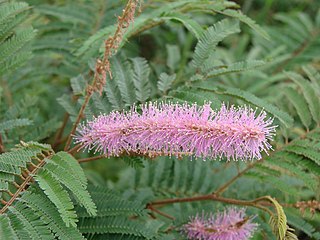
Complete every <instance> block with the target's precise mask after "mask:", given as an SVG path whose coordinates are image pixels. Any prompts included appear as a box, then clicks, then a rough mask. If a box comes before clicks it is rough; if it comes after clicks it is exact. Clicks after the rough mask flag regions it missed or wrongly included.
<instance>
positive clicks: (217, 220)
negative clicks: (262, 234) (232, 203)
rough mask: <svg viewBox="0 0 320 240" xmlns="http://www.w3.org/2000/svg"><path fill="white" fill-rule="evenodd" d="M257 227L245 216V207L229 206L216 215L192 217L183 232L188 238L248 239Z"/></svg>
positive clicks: (216, 239)
mask: <svg viewBox="0 0 320 240" xmlns="http://www.w3.org/2000/svg"><path fill="white" fill-rule="evenodd" d="M257 227H258V224H256V223H252V219H251V218H248V217H246V216H245V209H236V208H229V209H227V210H225V211H224V212H222V213H217V214H216V215H209V216H208V215H205V214H202V216H201V217H200V216H199V215H197V216H196V217H191V218H190V221H189V222H188V223H187V224H185V225H183V227H182V233H183V234H185V235H186V236H187V238H188V239H197V240H222V239H226V240H247V239H249V238H250V237H252V235H253V232H254V231H255V230H256V229H257Z"/></svg>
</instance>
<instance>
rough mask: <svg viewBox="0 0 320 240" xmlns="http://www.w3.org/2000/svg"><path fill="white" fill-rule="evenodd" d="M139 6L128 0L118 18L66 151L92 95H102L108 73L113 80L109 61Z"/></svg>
mask: <svg viewBox="0 0 320 240" xmlns="http://www.w3.org/2000/svg"><path fill="white" fill-rule="evenodd" d="M138 4H139V0H128V2H127V4H126V6H125V8H124V9H123V13H122V15H121V16H119V17H118V25H117V29H116V31H115V33H114V34H113V36H111V37H109V38H108V39H107V40H106V41H105V51H104V55H103V59H102V60H100V59H98V60H97V62H96V69H95V74H94V78H93V81H92V84H91V85H88V86H87V89H86V96H85V99H84V102H83V104H82V106H81V108H80V111H79V113H78V116H77V118H76V121H75V122H74V124H73V126H72V129H71V132H70V134H69V136H68V139H67V142H66V145H65V148H64V151H68V150H69V149H70V145H71V140H72V137H73V135H74V134H75V132H76V129H77V127H78V125H79V123H80V120H81V118H82V116H83V113H84V110H85V108H86V107H87V105H88V103H89V100H90V98H91V96H92V94H93V93H94V92H100V94H102V90H103V86H104V85H105V83H106V74H107V73H109V75H110V78H112V74H111V69H110V62H109V59H110V57H111V56H112V55H113V54H115V52H116V51H117V49H118V47H119V45H120V43H121V41H122V38H123V34H124V32H125V31H126V29H127V28H128V27H129V25H130V23H132V22H133V20H134V14H135V11H136V7H137V6H138Z"/></svg>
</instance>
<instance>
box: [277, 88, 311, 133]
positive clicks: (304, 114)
mask: <svg viewBox="0 0 320 240" xmlns="http://www.w3.org/2000/svg"><path fill="white" fill-rule="evenodd" d="M283 92H284V94H285V95H286V97H287V98H288V99H289V101H290V102H291V103H292V104H293V106H294V107H295V109H296V110H297V113H298V115H299V117H300V119H301V122H302V123H303V125H304V126H305V127H306V128H307V129H308V128H309V126H310V124H311V118H312V116H311V114H310V111H309V109H308V104H307V102H306V100H305V99H304V98H303V96H301V95H300V94H299V93H298V92H297V91H296V90H294V89H293V88H290V87H287V88H284V89H283Z"/></svg>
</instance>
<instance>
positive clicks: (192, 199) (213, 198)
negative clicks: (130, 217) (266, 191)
mask: <svg viewBox="0 0 320 240" xmlns="http://www.w3.org/2000/svg"><path fill="white" fill-rule="evenodd" d="M265 200H266V199H265V197H260V198H257V199H254V200H252V201H245V200H238V199H233V198H224V197H219V196H217V195H215V194H208V195H202V196H196V197H188V198H174V199H165V200H160V201H155V202H151V203H150V204H149V205H148V206H150V205H151V206H156V205H166V204H173V203H183V202H196V201H218V202H223V203H228V204H234V205H241V206H249V207H255V208H259V209H261V210H263V211H265V212H268V213H269V214H270V215H272V214H273V213H272V211H271V210H270V209H268V208H266V207H264V206H263V205H264V202H262V203H260V204H259V203H258V202H260V201H265ZM267 206H270V204H268V205H267Z"/></svg>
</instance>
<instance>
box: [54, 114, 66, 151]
mask: <svg viewBox="0 0 320 240" xmlns="http://www.w3.org/2000/svg"><path fill="white" fill-rule="evenodd" d="M69 117H70V115H69V113H65V114H64V117H63V122H62V125H61V127H60V128H59V129H58V131H57V133H56V136H55V138H54V142H53V144H52V148H53V149H54V148H56V147H57V146H58V145H59V144H60V143H61V138H62V134H63V131H64V129H65V127H66V126H67V123H68V120H69Z"/></svg>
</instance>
